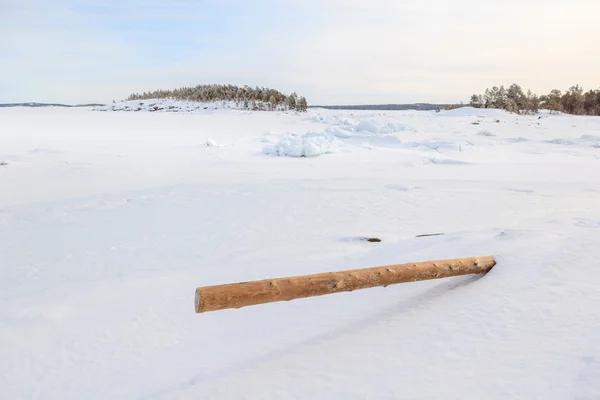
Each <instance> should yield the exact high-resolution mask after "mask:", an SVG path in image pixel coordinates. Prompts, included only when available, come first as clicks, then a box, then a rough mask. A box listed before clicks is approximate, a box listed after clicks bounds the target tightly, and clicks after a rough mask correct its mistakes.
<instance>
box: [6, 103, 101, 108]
mask: <svg viewBox="0 0 600 400" xmlns="http://www.w3.org/2000/svg"><path fill="white" fill-rule="evenodd" d="M104 105H105V104H100V103H90V104H74V105H73V104H59V103H34V102H29V103H0V107H99V106H104Z"/></svg>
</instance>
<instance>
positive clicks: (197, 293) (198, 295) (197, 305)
mask: <svg viewBox="0 0 600 400" xmlns="http://www.w3.org/2000/svg"><path fill="white" fill-rule="evenodd" d="M194 305H195V307H196V313H199V312H200V291H199V290H198V289H196V296H195V297H194Z"/></svg>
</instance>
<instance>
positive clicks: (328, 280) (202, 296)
mask: <svg viewBox="0 0 600 400" xmlns="http://www.w3.org/2000/svg"><path fill="white" fill-rule="evenodd" d="M494 265H496V261H495V260H494V258H493V257H491V256H485V257H471V258H458V259H454V260H438V261H426V262H418V263H408V264H396V265H387V266H382V267H372V268H361V269H353V270H346V271H338V272H325V273H321V274H314V275H301V276H293V277H288V278H277V279H266V280H261V281H251V282H241V283H230V284H225V285H217V286H204V287H199V288H197V289H196V298H195V306H196V312H197V313H204V312H209V311H218V310H224V309H227V308H241V307H246V306H252V305H256V304H264V303H272V302H276V301H289V300H294V299H299V298H304V297H313V296H322V295H325V294H332V293H339V292H351V291H353V290H358V289H366V288H372V287H376V286H383V287H385V286H388V285H393V284H395V283H404V282H415V281H423V280H428V279H440V278H448V277H451V276H459V275H468V274H481V273H486V272H488V271H489V270H491V269H492V268H493V267H494Z"/></svg>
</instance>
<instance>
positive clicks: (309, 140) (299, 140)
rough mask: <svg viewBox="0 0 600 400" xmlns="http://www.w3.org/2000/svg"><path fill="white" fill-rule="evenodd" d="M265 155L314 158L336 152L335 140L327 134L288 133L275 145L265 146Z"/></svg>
mask: <svg viewBox="0 0 600 400" xmlns="http://www.w3.org/2000/svg"><path fill="white" fill-rule="evenodd" d="M263 151H264V153H265V154H272V155H276V156H288V157H315V156H318V155H321V154H328V153H335V152H336V151H338V148H337V140H336V138H335V137H334V136H333V135H331V134H330V133H328V132H319V133H316V132H308V133H305V134H302V135H297V134H293V133H288V134H286V135H285V136H283V137H282V138H281V139H280V140H279V141H278V142H277V143H275V144H272V145H267V146H265V148H264V149H263Z"/></svg>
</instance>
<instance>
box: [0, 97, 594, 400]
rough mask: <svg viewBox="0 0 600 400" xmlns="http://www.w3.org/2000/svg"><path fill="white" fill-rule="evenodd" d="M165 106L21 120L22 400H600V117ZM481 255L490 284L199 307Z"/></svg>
mask: <svg viewBox="0 0 600 400" xmlns="http://www.w3.org/2000/svg"><path fill="white" fill-rule="evenodd" d="M152 107H154V106H152ZM184 108H185V107H182V108H181V109H182V110H183V109H184ZM167 109H168V107H166V109H164V110H160V112H158V111H157V112H140V113H135V112H110V111H109V112H94V111H92V110H90V109H79V108H75V109H63V108H39V109H35V108H18V107H17V108H5V109H0V124H1V128H0V140H1V143H2V145H1V146H0V160H1V161H4V162H6V163H7V164H6V165H3V166H1V167H0V343H1V345H0V398H1V399H36V398H39V399H49V400H53V399H60V400H70V399H87V400H95V399H99V400H100V399H102V400H104V399H153V400H160V399H283V398H285V399H321V398H327V399H491V400H501V399H502V400H504V399H550V400H554V399H556V400H563V399H598V398H600V340H598V332H599V331H600V312H599V311H598V310H600V285H598V282H600V268H598V259H599V258H600V246H599V243H600V207H599V204H600V174H598V171H599V170H600V148H598V145H600V140H598V138H599V137H600V133H599V132H600V118H598V117H580V116H568V115H550V114H549V113H547V112H542V114H541V116H542V118H541V119H538V116H519V115H515V114H509V113H506V112H502V111H497V110H476V109H470V108H463V109H457V110H452V111H442V112H440V113H435V112H420V111H391V112H389V111H386V112H381V113H376V112H373V111H329V110H316V109H311V110H309V112H308V114H295V113H281V112H270V113H266V112H248V111H243V110H236V109H222V108H219V107H217V106H215V108H214V109H206V110H205V109H204V108H200V109H197V110H196V109H190V111H189V112H187V111H186V112H179V113H178V114H170V113H168V112H167ZM474 122H477V124H474ZM483 130H486V131H489V132H492V133H493V135H494V136H489V135H482V134H480V133H481V132H482V131H483ZM285 132H288V133H285ZM310 132H320V133H310ZM284 133H285V134H284ZM334 140H335V142H334ZM265 146H270V147H268V148H269V149H270V150H268V151H267V152H268V153H270V154H278V155H296V156H298V155H300V156H301V155H316V154H319V153H326V152H330V151H333V149H334V148H339V151H338V152H337V153H336V154H335V155H327V156H321V157H309V158H302V159H295V160H293V159H290V158H287V157H275V156H272V155H265V154H264V153H263V150H264V148H265ZM595 146H596V147H595ZM430 233H444V235H440V236H430V237H421V238H416V237H415V236H417V235H420V234H430ZM365 237H377V238H380V239H381V240H382V241H381V242H380V243H369V242H367V241H365V240H363V239H362V238H365ZM478 255H493V256H495V257H496V259H497V262H498V264H497V265H496V267H495V268H494V269H492V270H491V271H490V272H489V273H488V274H487V275H485V276H465V277H457V278H449V279H441V280H434V281H425V282H414V283H406V284H401V285H392V286H389V287H387V288H373V289H367V290H359V291H355V292H352V293H341V294H335V295H331V296H321V297H315V298H308V299H300V300H295V301H291V302H281V303H272V304H265V305H260V306H254V307H247V308H242V309H238V310H224V311H219V312H214V313H207V314H200V315H197V314H195V312H194V308H193V302H194V300H195V299H194V291H195V289H196V287H198V286H204V285H213V284H221V283H230V282H239V281H247V280H253V279H265V278H271V277H285V276H294V275H299V274H309V273H316V272H324V271H332V270H341V269H351V268H363V267H369V266H377V265H385V264H395V263H403V262H412V261H424V260H436V259H447V258H457V257H468V256H478Z"/></svg>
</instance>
